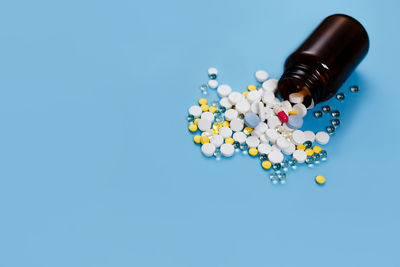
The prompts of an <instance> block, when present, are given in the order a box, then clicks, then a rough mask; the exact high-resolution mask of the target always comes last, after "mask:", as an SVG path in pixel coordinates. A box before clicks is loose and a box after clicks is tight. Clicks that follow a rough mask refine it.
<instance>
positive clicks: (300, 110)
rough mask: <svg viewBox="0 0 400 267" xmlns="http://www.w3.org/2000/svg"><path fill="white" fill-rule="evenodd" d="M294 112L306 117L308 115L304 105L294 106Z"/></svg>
mask: <svg viewBox="0 0 400 267" xmlns="http://www.w3.org/2000/svg"><path fill="white" fill-rule="evenodd" d="M293 110H295V111H297V114H298V115H300V116H302V117H304V116H305V115H307V108H306V106H304V105H303V104H301V103H300V104H296V105H294V106H293Z"/></svg>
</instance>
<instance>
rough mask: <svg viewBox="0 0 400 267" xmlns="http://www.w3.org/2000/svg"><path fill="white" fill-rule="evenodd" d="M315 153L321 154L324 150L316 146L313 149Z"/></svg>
mask: <svg viewBox="0 0 400 267" xmlns="http://www.w3.org/2000/svg"><path fill="white" fill-rule="evenodd" d="M313 151H314V153H320V152H321V151H322V148H321V147H320V146H315V147H313Z"/></svg>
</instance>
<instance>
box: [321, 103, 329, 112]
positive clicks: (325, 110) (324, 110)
mask: <svg viewBox="0 0 400 267" xmlns="http://www.w3.org/2000/svg"><path fill="white" fill-rule="evenodd" d="M322 111H323V112H325V113H329V112H330V111H331V106H329V105H325V106H323V107H322Z"/></svg>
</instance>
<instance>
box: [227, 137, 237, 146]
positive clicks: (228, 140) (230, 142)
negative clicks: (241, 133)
mask: <svg viewBox="0 0 400 267" xmlns="http://www.w3.org/2000/svg"><path fill="white" fill-rule="evenodd" d="M233 142H235V140H234V139H233V138H232V137H227V138H225V143H227V144H231V145H232V144H233Z"/></svg>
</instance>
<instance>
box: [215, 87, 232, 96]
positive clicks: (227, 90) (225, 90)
mask: <svg viewBox="0 0 400 267" xmlns="http://www.w3.org/2000/svg"><path fill="white" fill-rule="evenodd" d="M231 92H232V88H231V87H230V86H229V85H227V84H221V85H220V86H218V89H217V93H218V95H219V96H220V97H225V96H228V95H229V94H230V93H231Z"/></svg>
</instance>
